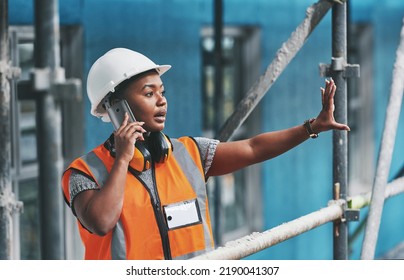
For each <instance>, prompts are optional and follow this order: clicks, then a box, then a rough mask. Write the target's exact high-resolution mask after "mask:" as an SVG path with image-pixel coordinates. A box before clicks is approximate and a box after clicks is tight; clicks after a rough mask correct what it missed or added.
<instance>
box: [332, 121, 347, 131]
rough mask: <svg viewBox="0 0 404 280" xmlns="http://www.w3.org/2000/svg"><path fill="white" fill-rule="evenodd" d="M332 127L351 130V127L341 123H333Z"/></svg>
mask: <svg viewBox="0 0 404 280" xmlns="http://www.w3.org/2000/svg"><path fill="white" fill-rule="evenodd" d="M334 128H335V129H338V130H346V131H351V128H350V127H349V126H348V125H346V124H342V123H335V124H334Z"/></svg>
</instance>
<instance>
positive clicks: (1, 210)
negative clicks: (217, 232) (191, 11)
mask: <svg viewBox="0 0 404 280" xmlns="http://www.w3.org/2000/svg"><path fill="white" fill-rule="evenodd" d="M35 2H36V6H35V9H36V18H37V20H36V22H35V25H36V28H37V32H36V63H35V64H36V65H35V66H36V70H35V72H34V75H33V77H32V81H31V82H32V85H31V86H32V87H33V92H36V94H37V96H36V97H35V98H36V100H37V102H38V105H39V111H40V112H39V113H40V116H39V118H38V121H39V133H40V134H41V135H42V136H41V137H42V139H43V140H44V141H43V142H42V146H41V147H39V149H38V150H39V151H43V154H41V155H40V156H39V159H40V166H41V167H40V170H45V169H46V170H47V172H46V173H45V172H42V173H41V174H40V182H41V183H40V185H41V187H42V188H43V189H42V190H41V197H42V199H43V200H44V201H45V202H46V201H60V197H61V196H60V194H59V193H58V192H60V190H58V188H54V185H57V184H59V179H60V172H61V165H62V163H61V162H62V159H61V157H62V156H61V154H60V153H61V145H60V143H61V139H60V136H61V133H60V127H61V125H60V111H59V110H60V109H59V105H58V102H59V101H60V100H61V99H63V98H67V96H69V94H67V92H68V91H66V94H63V92H64V91H63V87H66V86H69V82H68V81H65V79H64V72H63V69H62V68H61V67H60V65H59V64H60V62H59V58H58V53H59V49H58V47H57V45H58V43H57V42H58V36H59V34H58V24H59V23H58V17H56V16H55V15H56V14H57V0H37V1H35ZM346 5H347V3H346V0H344V1H337V0H319V1H318V2H317V3H315V4H313V5H311V6H310V7H308V9H307V11H306V17H305V19H304V20H303V22H302V23H301V24H300V25H299V26H298V27H297V28H296V30H295V31H294V32H293V33H292V34H291V36H290V38H289V39H288V40H287V41H286V42H285V43H284V44H283V45H282V47H281V48H280V49H279V50H278V52H277V54H276V56H275V59H274V60H273V62H272V63H271V64H270V65H269V66H268V68H267V69H266V71H265V73H264V74H263V76H261V77H260V79H259V80H258V81H257V82H256V83H255V84H254V85H253V86H252V87H251V89H250V90H249V91H248V92H247V94H246V97H245V98H243V100H241V102H240V103H239V104H238V107H237V108H236V110H235V111H234V113H233V114H232V115H231V116H230V118H229V119H228V120H227V121H226V122H225V124H224V125H223V126H222V127H221V128H220V129H219V128H218V136H217V138H218V139H219V140H220V141H227V140H228V139H230V137H231V136H232V135H233V133H234V132H235V131H236V130H237V129H238V128H239V127H240V126H241V125H242V123H243V122H244V121H245V120H246V119H247V117H248V116H249V115H250V113H251V112H252V111H253V110H254V108H255V107H256V106H257V105H258V103H259V102H260V100H261V99H262V98H263V97H264V96H265V94H266V93H267V92H268V91H269V89H270V88H271V86H272V85H273V84H274V83H275V81H276V80H277V79H278V77H279V76H280V75H281V73H282V72H283V70H284V69H285V68H286V67H287V65H288V64H289V63H290V62H291V60H292V59H293V58H294V57H295V55H296V54H297V53H298V51H299V50H300V49H301V48H302V46H303V45H304V43H305V42H306V41H307V39H308V38H309V36H310V34H311V33H312V31H313V30H314V29H315V27H316V26H317V25H318V24H319V22H320V21H321V20H322V19H323V17H324V16H325V15H326V14H327V13H328V12H329V10H330V9H332V33H333V35H332V58H331V63H330V64H320V74H321V75H323V76H330V77H332V78H333V79H334V80H335V81H336V84H337V85H338V88H337V90H338V92H337V94H336V100H335V105H336V110H335V118H336V120H337V121H338V122H341V123H348V121H347V86H346V82H347V81H346V79H347V78H348V77H355V76H358V75H359V65H350V64H348V63H347V50H346V47H347V43H346V40H347V39H346V38H347V30H346V22H347V11H346ZM215 8H216V13H215V14H217V15H216V17H215V26H216V27H215V33H216V35H217V36H215V39H216V40H217V41H218V42H220V41H221V38H220V37H221V33H220V30H221V28H222V23H221V20H222V17H221V16H220V13H221V12H222V10H223V7H222V4H221V0H217V1H215ZM7 10H8V9H7V0H0V11H1V30H0V40H1V42H0V43H1V46H0V47H1V48H0V59H1V60H0V79H1V89H0V98H1V107H0V113H1V114H0V124H1V129H2V131H1V133H0V144H1V145H0V259H9V258H10V254H11V252H10V247H11V240H10V239H11V234H12V233H11V225H10V221H11V215H12V214H13V213H14V212H16V211H19V209H21V207H22V205H21V203H20V202H18V201H16V200H15V198H14V195H13V193H12V191H11V178H10V177H11V175H10V161H11V160H10V114H9V110H10V109H9V107H10V104H9V102H7V101H8V100H9V94H10V92H9V85H8V80H9V79H12V78H15V77H17V76H18V69H15V68H12V67H11V66H10V64H9V61H8V59H9V55H8V51H7V49H8V37H7V36H8V35H7V34H8V30H7V28H8V25H7V23H8V18H7ZM403 30H404V27H403ZM216 46H217V49H216V56H217V58H218V60H219V61H220V59H221V58H220V53H221V47H220V44H216ZM51 50H52V51H51ZM217 67H220V63H218V65H217ZM403 68H404V31H402V32H401V43H400V46H399V48H398V50H397V61H396V64H395V69H394V73H393V74H394V77H393V86H392V91H391V95H390V101H389V105H388V108H387V113H386V122H385V130H384V133H383V139H382V145H381V149H380V153H379V161H378V167H377V172H376V175H375V180H374V185H373V191H372V192H371V193H367V194H365V195H361V196H355V197H348V195H347V194H348V186H347V185H348V183H347V161H348V160H347V153H348V152H347V151H348V149H347V134H346V132H345V131H335V132H333V170H334V172H333V182H334V183H333V193H334V196H333V200H331V201H329V203H328V205H327V206H326V207H324V208H322V209H320V210H318V211H315V212H313V213H310V214H308V215H305V216H302V217H300V218H298V219H296V220H293V221H290V222H287V223H285V224H282V225H280V226H277V227H275V228H272V229H270V230H267V231H265V232H262V233H257V232H255V233H252V234H250V235H248V236H245V237H243V238H240V239H237V240H234V241H231V242H228V243H227V244H225V245H224V246H223V247H219V248H217V249H216V250H214V251H212V252H209V253H206V254H204V255H201V256H199V257H197V258H195V259H241V258H244V257H247V256H249V255H251V254H254V253H256V252H258V251H260V250H263V249H266V248H268V247H271V246H273V245H275V244H278V243H280V242H283V241H285V240H287V239H290V238H293V237H295V236H297V235H299V234H302V233H304V232H307V231H309V230H312V229H314V228H316V227H319V226H321V225H323V224H325V223H328V222H333V225H334V230H333V237H334V243H333V246H334V259H347V258H348V223H349V222H350V221H355V220H358V219H359V209H361V208H363V207H366V206H370V213H369V218H368V222H367V229H366V234H365V240H364V243H363V247H362V248H363V251H362V258H363V259H368V258H373V257H374V247H375V243H376V240H377V234H378V230H379V224H380V218H381V217H380V216H381V212H382V209H383V204H384V201H385V199H387V198H389V197H391V196H394V195H398V194H400V193H402V192H404V177H401V178H398V179H396V180H394V181H393V182H390V183H387V174H388V172H389V169H390V162H391V156H392V152H393V147H394V141H395V133H396V130H397V125H398V117H399V113H400V110H401V103H402V95H403V91H404V81H403V78H402V77H404V70H403ZM217 73H218V76H217V78H216V83H217V85H218V88H220V83H221V77H220V75H221V74H220V73H221V71H217ZM55 88H58V89H59V91H60V92H62V95H61V96H58V97H56V96H55V95H54V93H55ZM70 95H71V94H70ZM73 96H74V95H73ZM219 111H220V110H219ZM55 116H57V117H55ZM218 118H220V116H219V117H218ZM219 122H220V121H218V122H217V123H219ZM43 135H45V137H43ZM341 143H342V144H341ZM47 146H54V147H56V149H46V148H45V147H47ZM49 159H52V160H49ZM55 159H56V161H55ZM55 162H56V164H55ZM55 182H56V184H55ZM60 202H61V201H60ZM61 203H62V202H61ZM41 205H42V207H43V208H42V211H41V219H42V221H49V220H52V221H53V222H52V223H53V224H54V227H42V228H41V231H42V243H43V245H44V247H43V248H42V257H43V258H44V259H61V258H63V248H62V246H63V245H62V243H63V241H62V239H63V233H62V229H61V225H60V224H59V222H61V221H62V218H61V217H60V216H61V210H60V207H61V206H60V205H58V204H57V203H56V204H49V205H46V204H41ZM50 241H51V242H50ZM46 244H47V246H45V245H46Z"/></svg>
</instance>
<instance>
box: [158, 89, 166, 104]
mask: <svg viewBox="0 0 404 280" xmlns="http://www.w3.org/2000/svg"><path fill="white" fill-rule="evenodd" d="M156 95H157V105H159V106H164V105H166V104H167V99H166V97H165V96H164V94H163V93H162V92H159V93H158V94H156Z"/></svg>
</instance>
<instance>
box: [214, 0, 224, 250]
mask: <svg viewBox="0 0 404 280" xmlns="http://www.w3.org/2000/svg"><path fill="white" fill-rule="evenodd" d="M213 8H214V9H213V11H214V31H215V32H214V40H215V49H214V57H215V116H214V117H215V127H214V130H215V133H218V131H219V129H220V126H221V125H222V122H223V118H224V117H223V111H224V110H223V104H224V102H223V99H224V96H223V95H224V93H223V65H222V62H223V54H222V53H223V52H222V38H223V0H214V7H213ZM221 197H222V196H221V181H220V178H218V177H216V178H215V191H214V208H213V209H214V235H215V240H216V243H217V244H220V243H221V241H222V240H221V239H222V238H221V236H222V226H221V224H222V218H221V210H220V209H221Z"/></svg>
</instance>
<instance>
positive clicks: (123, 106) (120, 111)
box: [107, 99, 136, 130]
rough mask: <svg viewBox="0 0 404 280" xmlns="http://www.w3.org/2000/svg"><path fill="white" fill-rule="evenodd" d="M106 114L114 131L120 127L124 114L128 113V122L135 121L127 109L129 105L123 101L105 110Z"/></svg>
mask: <svg viewBox="0 0 404 280" xmlns="http://www.w3.org/2000/svg"><path fill="white" fill-rule="evenodd" d="M107 113H108V116H109V118H110V119H111V122H112V125H113V126H114V129H115V130H117V129H118V128H119V127H120V126H121V124H122V122H123V118H124V117H125V113H128V115H129V122H134V121H136V119H135V117H134V116H133V113H132V110H131V109H130V107H129V104H128V102H126V100H125V99H122V100H121V101H119V102H117V103H115V104H114V105H112V106H111V107H109V108H108V109H107Z"/></svg>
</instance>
